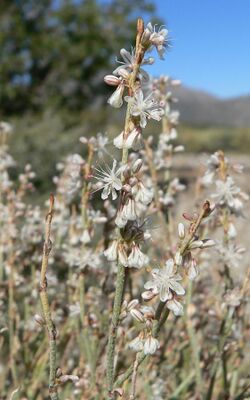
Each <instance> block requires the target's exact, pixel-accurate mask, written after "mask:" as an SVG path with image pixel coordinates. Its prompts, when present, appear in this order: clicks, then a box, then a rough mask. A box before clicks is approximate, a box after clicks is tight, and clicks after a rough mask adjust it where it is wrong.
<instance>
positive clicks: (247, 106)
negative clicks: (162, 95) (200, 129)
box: [175, 86, 250, 128]
mask: <svg viewBox="0 0 250 400" xmlns="http://www.w3.org/2000/svg"><path fill="white" fill-rule="evenodd" d="M175 93H176V96H177V97H178V99H179V103H178V109H179V110H180V113H181V120H182V122H184V123H187V124H189V125H205V126H221V127H239V128H240V127H250V95H248V96H240V97H235V98H230V99H226V100H225V99H219V98H218V97H215V96H212V95H211V94H209V93H206V92H203V91H200V90H194V89H191V88H189V87H186V86H181V87H179V88H176V90H175Z"/></svg>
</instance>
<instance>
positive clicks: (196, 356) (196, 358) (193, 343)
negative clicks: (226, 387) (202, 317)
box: [185, 280, 203, 395]
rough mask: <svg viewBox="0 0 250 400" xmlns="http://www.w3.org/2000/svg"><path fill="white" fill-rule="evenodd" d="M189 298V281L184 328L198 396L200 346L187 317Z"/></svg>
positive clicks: (200, 381) (200, 383)
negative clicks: (191, 356)
mask: <svg viewBox="0 0 250 400" xmlns="http://www.w3.org/2000/svg"><path fill="white" fill-rule="evenodd" d="M191 296H192V282H191V281H190V280H189V282H188V290H187V298H186V299H187V300H186V301H187V304H186V313H185V320H186V326H187V330H188V336H189V340H190V345H191V349H192V355H193V360H194V366H195V379H196V385H197V389H198V392H199V394H200V395H202V393H203V385H202V374H201V368H200V346H199V343H198V341H197V337H196V334H195V330H194V327H193V325H192V321H191V320H190V319H189V317H188V306H189V305H190V303H191Z"/></svg>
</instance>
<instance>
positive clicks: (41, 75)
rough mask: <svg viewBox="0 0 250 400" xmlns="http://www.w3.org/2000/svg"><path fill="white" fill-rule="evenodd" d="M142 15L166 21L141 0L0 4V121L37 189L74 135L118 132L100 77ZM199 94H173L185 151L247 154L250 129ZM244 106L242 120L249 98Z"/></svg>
mask: <svg viewBox="0 0 250 400" xmlns="http://www.w3.org/2000/svg"><path fill="white" fill-rule="evenodd" d="M141 15H143V17H144V18H145V20H151V21H153V22H163V23H164V22H165V21H160V19H159V18H157V15H156V10H155V7H154V3H153V1H147V0H136V1H134V0H126V1H124V0H109V1H97V0H77V1H76V0H39V1H37V0H12V1H9V0H1V2H0V23H1V32H0V46H1V53H0V101H1V109H0V118H1V119H2V120H6V121H8V122H11V123H12V124H13V125H14V130H15V134H14V135H13V137H12V143H11V153H12V154H13V156H14V157H15V159H16V160H17V163H18V165H19V166H20V168H22V167H23V166H24V165H25V164H26V163H27V162H29V163H31V164H32V165H33V168H34V170H35V171H36V173H37V182H36V183H37V186H38V187H39V188H40V191H46V190H47V189H48V187H49V186H50V185H51V184H50V183H49V182H50V179H51V178H52V176H53V175H54V173H55V165H56V163H57V162H58V161H60V160H61V159H62V158H63V156H64V155H65V154H68V153H70V152H72V151H76V150H77V149H78V148H79V141H78V139H79V137H80V136H82V135H95V134H96V133H97V132H100V131H101V132H109V133H110V135H111V137H112V135H114V134H118V133H119V131H120V129H121V120H122V113H123V112H122V110H121V112H120V113H119V112H118V113H114V114H115V115H116V116H115V120H114V119H113V113H112V115H111V111H112V110H111V109H110V108H109V107H108V106H107V105H106V100H107V96H108V95H109V88H108V87H107V85H105V84H104V82H103V76H104V75H105V74H107V73H110V72H111V71H112V70H113V69H114V65H115V57H116V56H119V50H120V48H121V47H125V48H127V49H129V48H130V47H131V44H133V41H134V31H135V23H136V19H137V17H138V16H141ZM166 68H167V64H166ZM166 73H167V71H166ZM178 78H180V79H181V77H178ZM202 96H203V95H202V93H198V97H197V93H196V92H195V91H194V92H192V90H190V89H188V90H185V88H184V89H182V91H181V92H180V96H179V97H180V102H179V105H180V106H181V105H182V107H180V108H181V111H182V115H183V116H184V119H183V122H182V125H181V127H180V141H181V143H184V144H185V145H186V150H187V151H214V150H216V149H218V148H223V149H224V150H228V151H237V152H243V153H246V152H249V151H250V128H249V126H250V123H249V124H247V123H243V124H240V123H239V124H236V125H235V124H230V121H229V120H230V114H231V113H230V108H229V111H228V107H229V106H227V110H226V111H225V110H224V108H225V107H224V106H223V107H224V108H223V109H222V111H220V108H219V107H217V103H216V101H217V100H215V101H214V102H212V100H211V98H209V101H207V100H206V96H203V97H202ZM187 99H188V101H187ZM182 100H183V102H182ZM201 104H203V106H204V107H203V108H199V107H200V106H201ZM207 104H208V107H210V108H209V110H208V108H207ZM221 104H222V103H221ZM221 104H220V105H221ZM179 105H177V108H178V107H179ZM230 107H232V105H231V106H230ZM235 107H236V108H237V107H238V103H237V104H236V106H235ZM244 107H245V108H244V112H245V114H246V113H247V114H249V113H248V111H247V110H248V109H249V108H250V100H249V101H248V99H247V101H245V100H244ZM182 108H184V109H183V110H182ZM211 109H213V110H214V113H212V114H211V113H209V111H211ZM237 110H238V109H237ZM216 111H217V113H218V112H219V117H218V115H216ZM223 113H224V114H223ZM208 114H209V120H208V118H207V115H208ZM210 114H211V115H210ZM222 114H223V116H224V115H225V118H222V119H221V118H220V116H221V115H222ZM203 115H204V116H205V117H204V118H203ZM227 115H228V117H227ZM226 117H227V118H228V119H227V118H226ZM227 121H229V122H228V123H227ZM224 122H225V123H224ZM153 127H154V126H153ZM152 132H154V133H155V134H157V131H156V130H155V129H154V130H153V129H152V126H151V129H150V128H149V131H148V133H150V134H151V133H152ZM17 172H18V171H16V173H17ZM14 173H15V172H14Z"/></svg>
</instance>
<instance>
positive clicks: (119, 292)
mask: <svg viewBox="0 0 250 400" xmlns="http://www.w3.org/2000/svg"><path fill="white" fill-rule="evenodd" d="M124 282H125V267H124V266H123V265H121V264H120V265H119V266H118V272H117V278H116V291H115V299H114V306H113V315H112V320H111V327H110V332H109V340H108V357H107V383H108V393H109V397H110V398H111V399H112V398H113V393H112V391H113V384H114V357H115V342H116V336H117V328H118V324H119V318H120V311H121V304H122V298H123V290H124Z"/></svg>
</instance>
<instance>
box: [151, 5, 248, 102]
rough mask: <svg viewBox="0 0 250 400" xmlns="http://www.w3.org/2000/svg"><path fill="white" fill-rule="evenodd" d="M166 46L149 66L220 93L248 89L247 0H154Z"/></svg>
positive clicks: (235, 92) (246, 92)
mask: <svg viewBox="0 0 250 400" xmlns="http://www.w3.org/2000/svg"><path fill="white" fill-rule="evenodd" d="M154 2H155V4H156V6H157V14H158V15H159V16H160V17H161V18H162V19H163V20H164V21H165V22H166V24H167V28H168V29H169V32H170V37H171V39H172V48H171V50H170V51H169V52H168V54H167V55H166V57H165V61H162V62H160V61H157V63H156V64H155V65H154V67H153V68H152V67H151V68H150V69H151V72H152V73H153V75H157V74H167V75H171V76H173V77H175V78H178V79H181V81H182V82H183V83H184V84H186V85H188V86H191V87H193V88H197V89H203V90H205V91H208V92H211V93H212V94H215V95H217V96H220V97H224V98H225V97H234V96H238V95H242V94H250V0H238V1H237V0H154Z"/></svg>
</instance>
